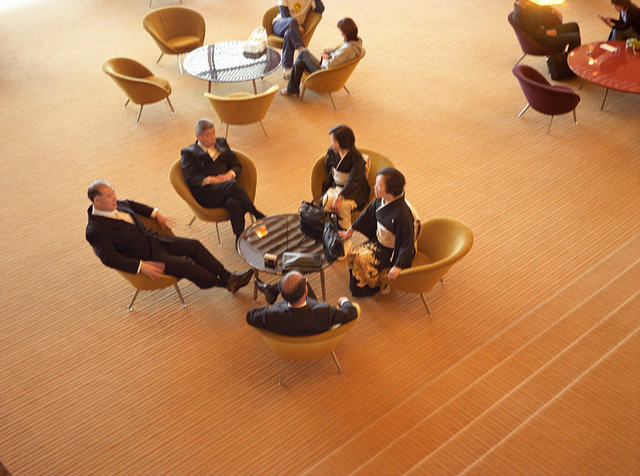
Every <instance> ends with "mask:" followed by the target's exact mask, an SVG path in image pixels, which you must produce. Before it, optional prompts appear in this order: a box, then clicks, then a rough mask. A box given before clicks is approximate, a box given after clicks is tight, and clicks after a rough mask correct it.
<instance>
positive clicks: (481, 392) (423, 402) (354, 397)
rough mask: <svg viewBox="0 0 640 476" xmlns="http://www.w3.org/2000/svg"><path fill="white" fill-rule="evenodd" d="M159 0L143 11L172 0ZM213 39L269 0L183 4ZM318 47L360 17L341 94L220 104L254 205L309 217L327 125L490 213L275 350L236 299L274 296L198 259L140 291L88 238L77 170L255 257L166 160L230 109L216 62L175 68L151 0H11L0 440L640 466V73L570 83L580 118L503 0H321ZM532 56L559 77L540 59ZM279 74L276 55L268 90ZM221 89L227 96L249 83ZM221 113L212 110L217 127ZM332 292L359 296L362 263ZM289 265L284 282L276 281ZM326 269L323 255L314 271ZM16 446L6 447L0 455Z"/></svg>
mask: <svg viewBox="0 0 640 476" xmlns="http://www.w3.org/2000/svg"><path fill="white" fill-rule="evenodd" d="M174 3H175V2H172V1H170V0H155V1H154V2H153V8H159V7H162V6H168V5H172V4H174ZM183 4H184V5H186V6H188V7H191V8H194V9H196V10H198V11H199V12H201V13H202V14H203V16H204V17H205V21H206V24H207V33H206V38H205V41H206V43H213V42H216V41H223V40H242V39H244V38H245V37H247V36H248V35H249V33H250V32H251V31H252V30H253V28H255V26H257V25H258V24H259V23H260V19H261V17H262V13H263V12H264V11H265V10H266V9H267V8H268V7H270V6H271V5H272V4H273V2H272V1H266V0H238V1H236V2H223V1H220V0H216V1H214V2H210V1H205V0H184V2H183ZM325 4H326V6H327V10H326V12H325V14H324V16H323V20H322V22H321V23H320V26H319V27H318V29H317V30H316V32H315V34H314V37H313V39H312V41H311V44H310V49H311V50H312V51H314V52H318V51H321V50H322V48H324V47H327V46H330V45H334V44H336V43H338V42H339V39H340V37H339V33H338V30H337V29H336V27H335V25H336V23H337V21H338V20H339V19H340V18H342V17H344V16H350V17H352V18H354V20H355V21H356V23H357V24H358V26H359V27H360V36H361V37H362V38H363V42H364V46H365V48H366V49H367V56H366V58H365V59H364V60H363V61H362V62H361V63H360V64H359V65H358V67H357V69H356V70H355V72H354V74H353V76H352V77H351V79H350V80H349V82H348V87H349V91H350V92H351V94H350V95H348V94H347V93H346V92H345V91H344V90H343V91H340V92H338V93H335V94H334V100H335V102H336V107H337V111H335V112H334V111H333V108H332V106H331V102H330V100H329V98H328V97H326V96H323V95H318V94H315V93H313V92H308V93H307V94H306V95H305V98H304V102H303V103H299V102H298V101H295V100H293V99H291V98H287V97H281V96H279V95H278V97H276V98H275V100H274V102H273V104H272V105H271V108H270V110H269V113H268V114H267V116H266V118H265V119H264V121H263V124H264V127H265V129H266V131H267V134H268V137H265V136H264V134H263V133H262V130H261V128H260V126H259V125H258V124H252V125H247V126H230V128H229V136H228V140H229V142H230V144H231V146H232V147H233V148H236V149H239V150H242V151H243V152H245V153H246V154H247V155H248V156H249V157H251V158H252V160H253V161H254V162H255V164H256V167H257V171H258V188H257V196H256V204H257V206H258V208H259V209H260V210H261V211H263V212H264V213H266V214H275V213H292V212H295V211H296V209H297V207H298V206H299V204H300V202H301V200H303V199H307V200H308V199H309V198H310V193H311V191H310V171H311V167H312V165H313V163H314V162H315V160H316V158H317V157H318V156H321V155H322V154H323V153H324V151H325V150H326V148H327V147H328V145H329V137H328V134H327V133H328V130H329V129H330V128H331V127H332V126H334V125H336V124H339V123H344V124H347V125H349V126H350V127H352V128H353V130H354V132H355V134H356V144H357V145H358V146H361V147H363V148H369V149H373V150H377V151H379V152H381V153H383V154H384V155H386V156H388V157H389V158H390V159H391V160H392V161H393V163H394V164H395V165H396V166H397V167H398V168H399V169H400V170H401V171H402V172H403V173H404V174H405V175H406V177H407V187H406V190H407V198H408V199H409V200H410V201H411V203H412V205H413V206H414V207H415V208H416V209H417V210H418V212H419V213H420V216H421V218H422V219H423V220H426V219H429V218H431V217H438V216H449V217H453V218H456V219H458V220H461V221H463V222H464V223H466V224H467V225H469V227H470V228H471V229H472V230H473V232H474V235H475V241H474V246H473V248H472V249H471V252H470V253H469V254H468V255H467V256H466V257H465V258H464V259H463V260H462V261H461V262H460V263H459V264H457V265H456V266H454V267H453V268H452V269H451V270H450V272H449V273H448V274H447V275H446V276H445V281H444V284H443V285H438V286H436V287H435V288H434V289H432V290H431V291H430V292H429V293H427V294H426V296H425V297H426V299H427V301H428V303H429V307H430V309H431V311H432V314H433V317H432V318H428V317H427V315H426V312H425V309H424V306H423V305H422V303H421V300H420V298H419V296H416V295H408V294H403V293H400V292H392V293H391V294H390V295H388V296H383V297H381V298H380V299H379V301H377V302H376V301H375V300H374V299H368V298H366V299H365V298H363V299H357V302H358V303H359V304H360V305H361V307H362V310H363V317H362V319H361V322H360V323H359V324H358V325H357V326H356V327H355V328H354V329H353V330H352V331H351V332H350V333H349V334H348V335H347V336H346V337H345V339H344V340H343V341H342V343H341V344H340V345H339V346H338V347H337V349H336V354H337V356H338V358H339V359H340V363H341V365H342V368H343V370H344V375H340V374H339V373H338V372H337V370H336V368H335V365H334V364H333V362H332V360H331V359H330V358H329V357H327V358H326V359H319V360H317V361H313V362H298V363H293V362H288V363H286V365H285V385H284V387H279V386H278V379H279V374H280V368H281V362H280V360H279V359H278V358H277V357H276V356H275V355H274V354H272V353H271V352H270V350H269V349H268V348H267V347H266V345H265V344H264V343H263V342H262V340H261V339H260V337H259V336H258V335H257V333H256V332H255V331H253V329H251V328H250V327H249V326H247V325H246V323H245V321H244V317H245V314H246V312H247V310H249V309H250V308H251V307H253V306H255V305H257V304H263V303H264V301H263V300H262V298H261V297H259V298H258V302H257V303H256V302H255V301H254V300H253V293H252V290H251V289H250V288H245V289H242V290H240V291H239V292H237V293H236V294H234V295H231V294H229V293H228V292H226V291H225V290H222V289H213V290H200V289H198V288H197V287H195V286H194V285H193V284H192V283H189V282H186V281H181V282H180V288H181V290H182V292H183V295H184V298H185V300H186V302H187V307H186V308H182V307H181V306H180V303H179V300H178V297H177V296H176V293H175V291H174V290H173V289H172V288H167V289H164V290H160V291H154V292H142V293H141V294H140V296H139V297H138V299H137V301H136V304H135V306H134V310H133V312H127V311H126V309H125V308H126V306H127V304H128V302H129V300H130V298H131V296H132V295H133V289H132V288H131V287H130V286H129V284H128V283H126V282H125V281H124V280H123V279H122V278H121V277H120V276H119V275H118V274H117V273H115V272H113V271H112V270H109V269H107V268H105V267H104V266H103V265H102V264H101V263H100V262H99V260H98V259H97V258H96V257H95V255H94V254H93V252H92V250H91V248H90V247H89V245H88V244H87V243H86V241H85V239H84V227H85V225H86V219H87V217H86V209H87V207H88V206H89V201H88V200H87V199H86V194H85V190H86V188H87V186H88V184H89V183H90V182H91V181H92V180H94V179H97V178H104V179H107V180H109V181H110V182H111V183H112V184H113V185H114V186H115V189H116V192H117V194H118V196H119V198H131V199H135V200H139V201H142V202H145V203H148V204H150V205H153V206H157V207H159V208H160V209H161V210H162V211H163V212H164V213H166V214H167V215H169V216H171V217H172V219H173V223H172V227H173V230H174V232H175V233H176V234H178V235H181V236H187V237H192V238H196V239H199V240H201V241H202V242H203V243H204V244H205V246H207V247H208V248H209V249H210V250H211V251H212V252H213V253H214V254H215V255H216V256H217V257H218V258H219V259H220V260H221V261H222V262H223V263H224V264H225V266H226V267H227V268H228V269H230V270H232V271H236V270H242V269H245V268H246V264H245V263H244V262H243V260H242V258H241V257H240V256H238V254H237V253H236V252H235V250H234V247H233V235H232V233H231V229H230V226H229V225H228V224H221V226H220V233H221V239H222V245H223V246H222V247H221V248H219V247H218V246H217V237H216V232H215V229H214V226H213V225H212V224H210V223H205V222H202V221H196V222H195V223H194V224H193V226H191V227H188V226H187V224H188V223H189V221H190V220H191V217H192V215H191V213H190V211H189V209H188V207H187V205H186V204H185V203H184V202H183V201H182V199H180V197H179V196H178V195H177V194H176V193H175V192H174V190H173V189H172V187H171V185H170V183H169V180H168V176H167V175H168V171H169V167H170V166H171V164H172V163H173V162H174V161H175V160H176V158H177V157H179V151H180V149H181V148H182V147H184V146H186V145H188V144H190V143H192V142H193V141H194V140H195V137H194V131H193V126H194V124H195V122H196V121H197V119H199V118H200V117H210V118H212V119H214V120H215V121H216V123H217V124H220V123H219V121H218V119H217V117H216V116H215V113H214V111H213V110H212V109H211V108H210V106H209V104H208V102H207V101H206V100H205V99H204V97H203V93H204V92H205V91H206V89H207V88H206V84H205V83H204V82H202V81H200V80H197V79H195V78H193V77H190V76H189V75H187V74H183V75H181V74H180V73H179V72H178V68H177V65H176V62H175V58H172V57H165V58H163V59H162V60H161V61H160V62H159V64H157V65H156V64H155V61H156V59H157V57H158V55H159V52H158V51H157V47H156V46H155V44H154V43H153V41H152V40H151V38H150V37H149V35H148V34H147V33H146V32H145V31H144V29H143V28H142V25H141V20H142V17H143V16H144V14H145V13H147V12H148V11H149V7H148V2H145V1H143V0H140V1H135V2H132V1H130V0H129V1H124V0H87V1H83V2H75V1H72V0H60V1H57V2H46V1H44V0H32V1H30V2H22V3H19V2H3V4H2V5H0V24H1V25H2V27H1V28H0V31H2V46H1V48H2V50H3V51H2V54H1V55H0V81H1V84H2V87H1V88H0V101H1V104H2V105H3V107H2V112H1V114H2V121H0V132H1V134H0V145H1V147H2V152H3V157H4V160H3V161H1V162H0V172H2V173H0V196H1V197H2V200H1V203H0V219H1V221H2V224H3V225H4V229H5V233H4V240H3V249H2V253H0V273H1V274H0V277H1V278H2V283H3V286H2V289H1V290H0V295H1V296H2V312H0V369H1V370H0V426H1V427H2V430H3V431H2V432H0V461H1V462H2V465H4V467H6V469H7V470H8V471H10V472H11V474H13V475H32V474H82V475H85V474H225V475H226V474H305V475H324V474H326V475H329V474H330V475H335V474H363V475H372V474H374V475H377V474H385V475H387V474H393V475H395V474H461V473H466V474H545V475H546V474H638V473H640V452H639V450H638V448H640V430H639V428H640V408H639V404H638V402H639V401H640V381H639V378H640V377H639V376H640V372H639V370H640V369H639V368H638V367H639V362H640V355H639V354H640V339H639V335H638V328H639V327H640V321H638V316H639V315H640V297H639V295H638V292H639V287H638V283H639V282H640V279H639V278H640V213H639V210H640V193H638V190H640V161H639V157H640V154H639V152H640V133H639V131H640V117H639V116H638V111H640V96H638V95H629V94H623V93H620V92H616V91H610V92H609V95H608V98H607V103H606V105H605V108H604V110H602V111H601V110H600V105H601V102H602V97H603V95H604V91H603V90H602V89H601V88H599V87H597V86H595V85H592V84H589V83H585V84H583V83H582V82H581V80H580V79H577V78H576V79H572V80H568V81H565V82H563V84H566V85H569V86H571V87H572V88H573V89H574V90H576V91H577V92H578V93H579V94H580V96H581V98H582V99H581V102H580V104H579V105H578V108H577V116H578V121H579V124H578V125H577V126H576V125H574V124H573V122H572V120H571V116H570V115H565V116H560V117H557V118H554V121H553V126H552V128H551V133H550V134H549V135H546V134H545V131H546V127H547V124H548V117H546V116H543V115H541V114H538V113H536V112H535V111H527V112H526V113H525V114H524V116H523V117H522V118H520V119H518V118H517V114H518V113H519V112H520V110H521V109H522V108H523V107H524V105H525V104H526V102H525V99H524V96H523V95H522V92H521V90H520V89H519V86H518V83H517V81H516V80H515V78H514V77H513V75H512V73H511V69H512V67H513V63H514V62H515V61H516V60H517V58H519V57H520V55H521V52H520V49H519V46H518V44H517V41H516V39H515V36H514V34H513V31H512V30H511V29H510V27H509V25H508V23H507V20H506V16H507V13H508V12H509V11H510V9H511V8H512V2H511V1H506V0H500V1H496V2H474V1H472V0H460V1H459V2H456V3H455V4H447V5H444V4H442V2H435V1H432V0H428V1H425V2H417V1H413V2H407V3H406V4H405V6H404V8H397V7H391V6H389V5H388V4H387V3H386V2H382V1H380V0H370V1H369V2H366V6H367V8H363V4H362V2H355V1H352V0H346V1H343V2H332V1H329V0H327V1H325ZM561 10H562V12H563V14H564V16H565V19H566V20H567V21H571V20H575V21H578V22H579V24H580V27H581V31H582V36H583V42H588V41H596V40H600V39H602V38H604V37H606V34H607V30H606V27H605V26H604V25H603V24H602V23H601V21H600V20H599V19H598V18H597V16H596V13H600V14H613V11H612V8H611V5H610V2H609V1H608V0H583V1H579V2H578V1H577V0H566V1H565V4H564V5H562V7H561ZM114 56H127V57H131V58H134V59H136V60H138V61H140V62H142V63H143V64H145V65H146V66H147V67H149V68H150V69H151V70H152V71H153V72H154V73H155V74H157V75H159V76H162V77H164V78H166V79H167V80H168V81H169V82H170V83H171V85H172V88H173V92H172V95H171V101H172V104H173V105H174V107H175V109H176V115H175V116H172V115H171V113H170V110H169V108H168V106H167V105H166V104H162V103H158V104H154V105H148V106H145V108H144V110H143V113H142V118H141V122H140V124H139V125H136V124H135V119H136V115H137V108H136V107H132V106H129V107H127V108H126V109H123V107H122V106H123V105H124V102H125V98H124V96H123V94H122V92H121V91H120V90H119V89H118V88H117V87H116V86H115V84H114V83H113V82H112V81H111V80H110V79H109V78H108V77H107V76H106V75H105V74H104V73H103V72H102V71H101V69H100V66H101V64H102V62H103V61H105V60H106V59H108V58H110V57H114ZM524 62H525V63H526V64H529V65H531V66H533V67H535V68H536V69H538V70H540V71H541V72H543V73H544V74H545V75H546V74H547V72H546V64H545V61H544V58H540V57H527V58H525V60H524ZM273 84H277V85H278V86H280V87H284V86H285V84H286V83H285V81H284V80H283V79H281V77H280V71H279V70H278V71H277V72H276V73H274V74H273V75H271V76H269V77H267V78H265V79H264V80H260V81H257V87H258V89H259V90H260V91H264V90H266V89H268V88H269V87H270V86H271V85H273ZM251 90H252V86H251V84H250V83H239V84H214V85H213V91H214V93H215V94H220V95H225V94H229V93H231V92H235V91H251ZM223 132H224V126H223V125H219V126H218V133H219V134H221V133H223ZM325 274H326V284H327V300H328V301H330V302H335V301H336V300H337V298H338V297H340V296H342V295H345V294H348V276H347V271H346V268H345V265H344V262H338V263H335V264H334V265H332V266H331V267H330V268H329V269H327V270H326V273H325ZM275 279H276V278H275V277H273V278H271V280H272V281H275ZM310 281H311V284H312V285H313V286H314V288H315V289H316V290H319V289H320V282H319V278H318V276H311V277H310ZM1 467H2V466H0V468H1Z"/></svg>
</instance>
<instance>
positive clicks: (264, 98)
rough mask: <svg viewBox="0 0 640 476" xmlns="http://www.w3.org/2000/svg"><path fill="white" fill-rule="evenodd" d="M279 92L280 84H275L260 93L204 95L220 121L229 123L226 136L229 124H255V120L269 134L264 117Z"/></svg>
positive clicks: (225, 134)
mask: <svg viewBox="0 0 640 476" xmlns="http://www.w3.org/2000/svg"><path fill="white" fill-rule="evenodd" d="M277 92H278V86H275V85H274V86H271V87H270V88H269V89H267V90H266V91H265V92H263V93H260V94H251V93H247V92H237V93H232V94H229V95H228V96H224V97H223V96H215V95H213V94H209V93H204V96H205V97H206V98H207V100H208V101H209V103H210V104H211V107H212V108H213V109H214V111H216V114H217V115H218V118H219V119H220V121H222V122H224V123H225V124H226V125H227V127H226V130H225V133H224V136H225V137H227V134H228V133H229V124H232V125H244V124H253V123H254V122H259V123H260V127H262V132H264V135H265V136H267V131H266V130H265V129H264V126H263V125H262V119H264V117H265V116H266V115H267V111H268V110H269V106H271V103H272V102H273V98H274V96H275V94H276V93H277ZM267 137H268V136H267Z"/></svg>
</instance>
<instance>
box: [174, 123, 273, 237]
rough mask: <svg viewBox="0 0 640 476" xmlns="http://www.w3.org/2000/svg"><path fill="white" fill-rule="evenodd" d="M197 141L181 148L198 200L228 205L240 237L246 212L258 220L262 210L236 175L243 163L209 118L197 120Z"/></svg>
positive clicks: (209, 205) (210, 205) (186, 175)
mask: <svg viewBox="0 0 640 476" xmlns="http://www.w3.org/2000/svg"><path fill="white" fill-rule="evenodd" d="M196 138H197V141H196V142H195V143H194V144H192V145H190V146H187V147H185V148H184V149H182V150H181V151H180V154H181V166H182V173H183V174H184V178H185V180H186V182H187V185H188V186H189V189H190V190H191V193H192V194H193V196H194V198H195V199H196V201H197V202H198V203H199V204H200V205H202V206H203V207H205V208H226V210H227V211H228V212H229V218H230V220H231V228H232V229H233V233H234V234H235V235H236V243H237V242H238V237H239V236H240V234H241V233H242V232H243V231H244V215H245V213H251V214H252V215H253V216H254V217H255V218H256V219H257V220H259V219H260V218H263V217H264V215H263V214H262V213H261V212H259V211H258V210H257V209H256V207H255V205H254V204H253V202H252V201H251V199H250V198H249V195H247V192H246V190H245V189H244V188H242V185H240V184H239V183H238V181H237V180H236V178H237V177H238V176H239V175H240V173H241V169H242V165H241V164H240V162H239V161H238V157H237V156H236V154H235V153H234V152H233V151H232V150H231V148H230V147H229V144H228V143H227V140H226V139H225V138H224V137H216V129H215V127H214V124H213V122H211V121H210V120H209V119H200V120H199V121H198V122H197V123H196Z"/></svg>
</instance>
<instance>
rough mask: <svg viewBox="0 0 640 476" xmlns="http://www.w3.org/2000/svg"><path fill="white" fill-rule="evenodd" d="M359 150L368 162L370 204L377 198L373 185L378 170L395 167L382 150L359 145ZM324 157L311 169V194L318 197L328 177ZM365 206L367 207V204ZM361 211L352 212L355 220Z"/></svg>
mask: <svg viewBox="0 0 640 476" xmlns="http://www.w3.org/2000/svg"><path fill="white" fill-rule="evenodd" d="M358 150H359V151H360V153H361V154H362V157H363V158H364V159H365V162H366V163H367V182H369V188H370V189H371V191H370V192H369V201H368V202H367V205H368V204H369V203H371V202H372V201H373V199H374V198H375V192H374V190H373V186H374V185H375V183H376V174H377V173H378V170H380V169H381V168H383V167H393V163H392V162H391V160H389V158H388V157H386V156H384V155H382V154H381V153H380V152H376V151H375V150H371V149H362V148H360V147H358ZM324 157H325V156H324V155H321V156H320V157H318V158H317V159H316V162H315V164H313V168H312V169H311V194H312V195H313V196H314V197H317V196H318V195H320V193H322V183H323V182H324V181H325V180H326V178H327V171H326V170H325V168H324ZM364 208H366V205H365V207H364ZM364 208H363V209H364ZM360 212H361V210H354V211H353V212H352V213H351V219H352V220H355V219H356V217H357V216H358V215H360Z"/></svg>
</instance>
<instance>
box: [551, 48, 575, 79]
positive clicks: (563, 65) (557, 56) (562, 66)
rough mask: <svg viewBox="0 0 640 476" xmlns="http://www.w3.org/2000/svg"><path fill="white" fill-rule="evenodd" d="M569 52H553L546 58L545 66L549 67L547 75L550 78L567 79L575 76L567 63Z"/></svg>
mask: <svg viewBox="0 0 640 476" xmlns="http://www.w3.org/2000/svg"><path fill="white" fill-rule="evenodd" d="M568 55H569V53H567V52H566V51H564V52H562V53H554V54H552V55H551V56H549V57H548V58H547V67H548V68H549V75H550V76H551V79H553V80H555V81H557V80H559V79H569V78H573V77H574V76H575V73H574V72H573V71H571V68H569V65H568V64H567V56H568Z"/></svg>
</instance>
